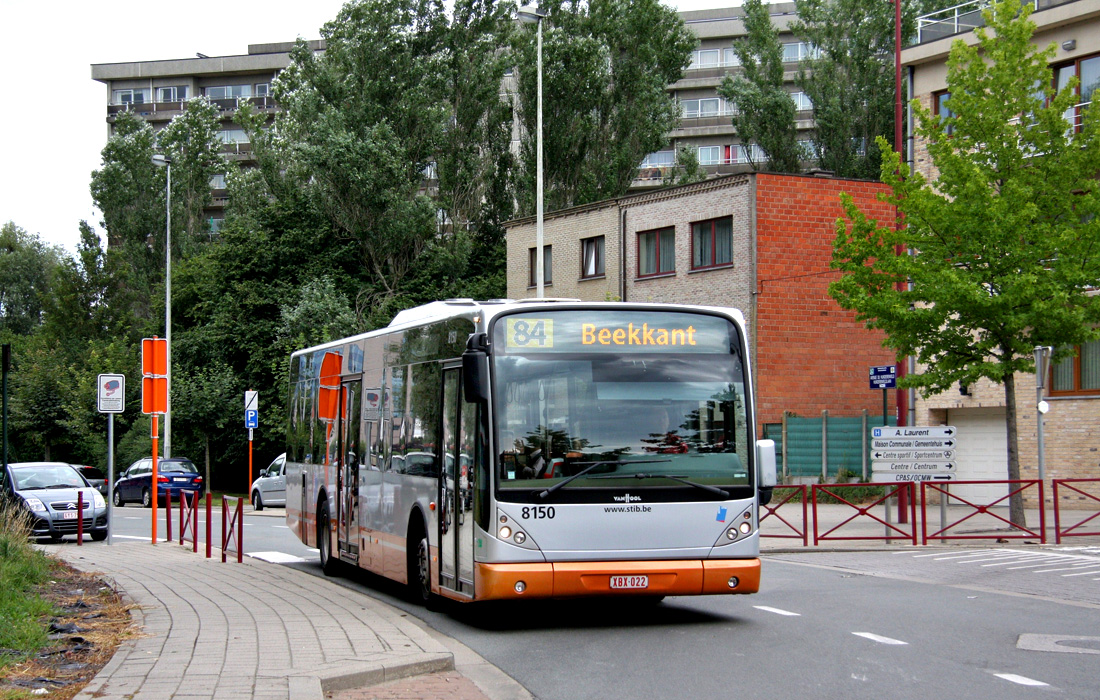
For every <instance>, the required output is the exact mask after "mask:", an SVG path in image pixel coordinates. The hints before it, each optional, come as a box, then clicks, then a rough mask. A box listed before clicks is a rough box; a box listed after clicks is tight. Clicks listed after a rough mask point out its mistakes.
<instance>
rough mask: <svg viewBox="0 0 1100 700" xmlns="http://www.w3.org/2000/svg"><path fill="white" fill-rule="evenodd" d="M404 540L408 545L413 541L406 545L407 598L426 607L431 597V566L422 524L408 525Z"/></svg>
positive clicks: (429, 552) (426, 536)
mask: <svg viewBox="0 0 1100 700" xmlns="http://www.w3.org/2000/svg"><path fill="white" fill-rule="evenodd" d="M405 541H406V543H408V544H409V545H411V544H413V543H415V546H410V547H408V550H407V555H406V556H407V560H408V561H407V569H406V574H407V579H408V589H409V590H408V592H409V599H410V600H411V601H412V602H414V603H417V604H419V605H423V606H425V607H427V606H428V604H429V603H430V602H431V597H432V568H431V550H430V548H429V546H428V535H427V534H425V533H424V526H423V525H416V524H414V525H413V526H412V527H410V528H409V537H408V539H407V540H405Z"/></svg>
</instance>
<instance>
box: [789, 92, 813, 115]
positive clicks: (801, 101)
mask: <svg viewBox="0 0 1100 700" xmlns="http://www.w3.org/2000/svg"><path fill="white" fill-rule="evenodd" d="M791 100H792V101H793V102H794V108H795V110H796V111H798V112H809V111H810V110H811V109H813V108H814V103H813V102H810V96H809V95H807V94H806V93H804V92H792V93H791Z"/></svg>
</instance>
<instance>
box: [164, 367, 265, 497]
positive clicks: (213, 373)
mask: <svg viewBox="0 0 1100 700" xmlns="http://www.w3.org/2000/svg"><path fill="white" fill-rule="evenodd" d="M243 391H244V389H243V388H242V387H241V383H240V380H239V379H238V378H237V375H236V373H235V372H234V371H233V370H232V368H230V367H229V366H228V365H226V364H224V363H221V362H216V363H212V364H209V365H206V366H202V367H196V368H193V369H185V370H183V371H178V372H175V373H174V374H173V375H172V413H173V416H174V417H175V418H176V419H177V420H178V421H179V423H178V424H179V425H181V426H183V427H184V431H182V432H183V433H184V434H183V435H179V436H178V437H179V438H182V440H181V442H182V443H183V444H184V446H185V447H186V446H187V445H190V444H195V445H197V446H198V447H200V448H201V449H202V454H203V462H204V464H205V474H206V476H205V482H204V483H206V484H213V483H214V482H213V481H212V480H211V478H212V475H211V468H210V464H211V441H212V440H213V439H216V438H218V437H220V436H221V435H222V433H223V431H225V429H226V428H227V427H229V426H230V425H231V424H235V423H236V421H239V420H240V419H241V417H242V415H243V409H242V408H241V407H242V402H241V398H242V396H243V395H244V394H243ZM238 434H239V433H238ZM174 437H175V436H174ZM222 477H223V478H222V481H223V482H224V481H225V480H226V479H225V475H222ZM237 486H238V487H240V486H245V487H247V486H248V485H247V484H243V483H242V484H238V485H237Z"/></svg>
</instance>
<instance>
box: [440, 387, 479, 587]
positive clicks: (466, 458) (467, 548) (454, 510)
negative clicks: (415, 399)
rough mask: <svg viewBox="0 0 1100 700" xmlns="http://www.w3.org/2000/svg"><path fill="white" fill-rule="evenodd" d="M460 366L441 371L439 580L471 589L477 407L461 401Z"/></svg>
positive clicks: (449, 585) (446, 585)
mask: <svg viewBox="0 0 1100 700" xmlns="http://www.w3.org/2000/svg"><path fill="white" fill-rule="evenodd" d="M461 385H462V382H461V369H460V368H447V369H445V370H444V372H443V448H444V451H443V474H442V478H441V479H440V480H439V502H440V503H441V504H442V511H443V512H442V513H441V514H440V517H439V530H440V537H439V550H440V553H439V562H440V563H439V579H440V580H439V584H440V586H442V587H443V588H446V589H448V590H451V591H454V592H456V593H458V594H460V595H462V596H467V597H472V596H473V593H474V574H473V559H474V533H473V526H474V518H473V512H472V508H473V485H474V474H473V468H474V459H473V457H474V436H475V427H476V423H475V418H476V415H477V413H476V407H475V406H474V404H468V403H465V402H464V401H462V397H461Z"/></svg>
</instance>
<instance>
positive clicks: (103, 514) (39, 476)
mask: <svg viewBox="0 0 1100 700" xmlns="http://www.w3.org/2000/svg"><path fill="white" fill-rule="evenodd" d="M6 483H7V484H8V486H9V488H10V492H11V495H13V496H14V497H15V498H16V500H17V502H20V503H22V505H23V506H24V507H25V508H26V510H27V512H28V513H29V514H30V516H31V519H32V520H31V536H32V537H35V538H39V539H42V538H47V537H48V538H49V539H51V540H53V541H54V542H60V541H61V538H62V537H64V536H65V535H75V534H76V530H77V523H78V522H79V521H80V520H83V523H84V532H85V533H87V534H88V535H89V536H90V537H91V538H92V539H93V540H96V541H101V540H105V539H107V502H106V501H105V500H103V496H102V495H101V494H100V493H99V491H97V490H96V489H95V487H93V486H92V485H91V484H89V483H88V480H87V479H85V478H84V477H83V476H81V475H80V473H79V472H77V470H76V469H75V468H73V466H72V465H71V464H66V463H64V462H12V463H9V464H8V478H7V481H6ZM80 501H83V506H84V507H83V511H81V509H80V508H79V505H80Z"/></svg>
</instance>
